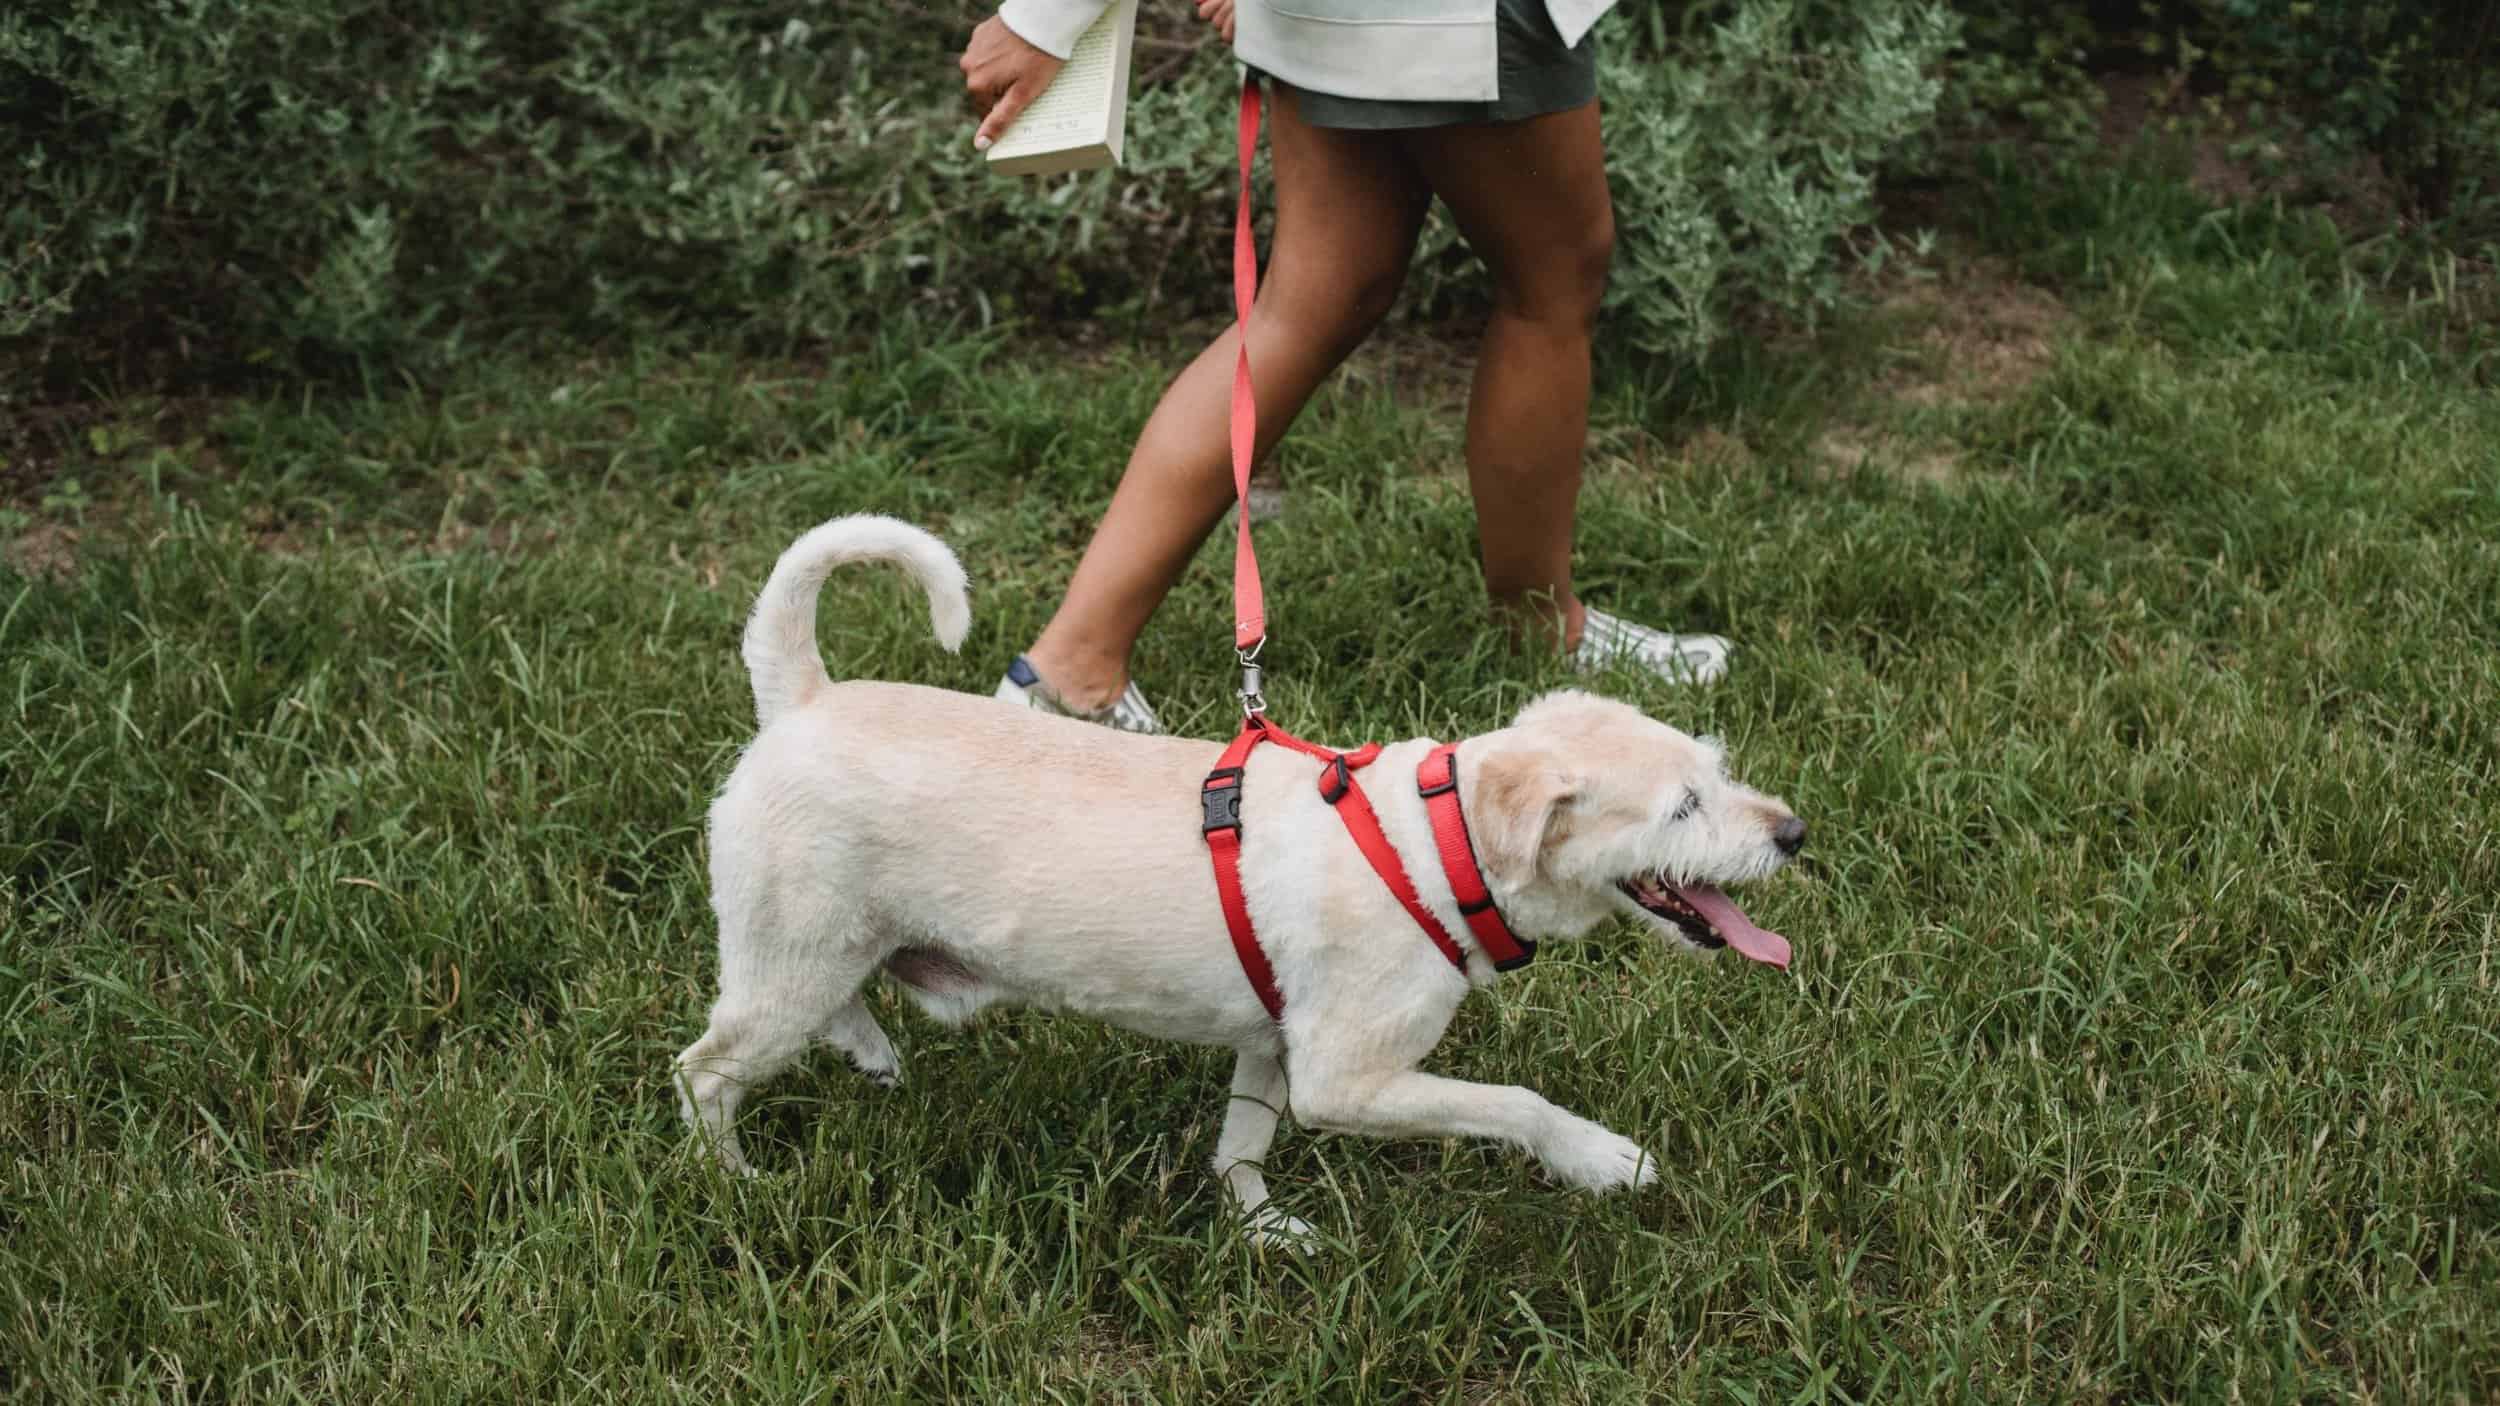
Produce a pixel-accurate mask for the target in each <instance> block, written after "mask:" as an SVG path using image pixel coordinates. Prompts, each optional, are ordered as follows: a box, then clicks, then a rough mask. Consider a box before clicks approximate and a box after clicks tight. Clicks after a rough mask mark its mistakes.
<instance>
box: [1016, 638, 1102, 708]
mask: <svg viewBox="0 0 2500 1406" xmlns="http://www.w3.org/2000/svg"><path fill="white" fill-rule="evenodd" d="M1024 662H1026V663H1027V664H1030V665H1032V666H1033V672H1034V673H1036V674H1039V675H1041V676H1042V687H1043V688H1045V689H1047V690H1048V691H1049V693H1050V696H1051V697H1052V698H1053V699H1054V700H1056V701H1057V702H1058V704H1059V705H1060V706H1061V707H1063V708H1067V709H1070V710H1072V711H1075V712H1080V713H1099V712H1101V711H1102V710H1103V709H1105V708H1108V707H1110V706H1111V705H1112V704H1114V703H1117V702H1119V701H1120V695H1121V694H1123V693H1125V692H1127V691H1128V671H1127V670H1126V669H1125V668H1122V667H1120V666H1118V665H1117V664H1113V665H1111V666H1109V667H1107V668H1106V667H1105V666H1104V665H1103V663H1102V662H1101V661H1099V660H1091V661H1089V660H1087V659H1085V658H1084V657H1082V656H1080V655H1076V654H1069V653H1062V652H1060V651H1059V650H1058V649H1057V648H1055V647H1054V646H1053V645H1052V644H1051V643H1050V641H1049V640H1048V639H1047V638H1045V639H1039V640H1035V641H1034V642H1033V647H1032V648H1030V649H1027V650H1026V651H1025V652H1024Z"/></svg>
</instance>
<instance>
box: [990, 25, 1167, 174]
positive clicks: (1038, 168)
mask: <svg viewBox="0 0 2500 1406" xmlns="http://www.w3.org/2000/svg"><path fill="white" fill-rule="evenodd" d="M1136 40H1137V0H1112V4H1111V7H1110V8H1109V9H1107V10H1104V11H1103V12H1102V18H1101V19H1098V20H1096V21H1094V26H1093V28H1091V29H1088V30H1086V31H1085V33H1084V34H1083V35H1081V36H1079V37H1078V39H1077V41H1076V47H1075V48H1073V49H1071V50H1069V51H1068V61H1067V63H1066V64H1065V65H1063V66H1062V67H1061V68H1060V70H1059V76H1058V77H1056V78H1054V79H1052V80H1051V81H1050V86H1049V87H1047V88H1045V89H1043V90H1042V95H1041V96H1040V97H1038V98H1035V99H1034V100H1033V105H1032V106H1031V107H1028V108H1026V109H1025V110H1024V111H1022V112H1020V113H1018V114H1016V120H1015V121H1014V122H1013V123H1011V124H1010V125H1009V126H1008V128H1007V130H1006V131H1004V132H1002V133H1000V134H999V137H998V140H997V141H994V142H992V143H990V150H989V158H990V169H991V170H993V171H996V172H999V173H1000V174H1002V175H1008V176H1050V175H1056V174H1058V173H1059V172H1061V171H1090V170H1093V169H1094V168H1096V167H1098V166H1117V165H1119V164H1120V129H1121V127H1122V125H1123V123H1124V121H1125V119H1126V118H1127V117H1128V72H1129V64H1130V61H1131V59H1132V58H1133V57H1134V50H1135V48H1136Z"/></svg>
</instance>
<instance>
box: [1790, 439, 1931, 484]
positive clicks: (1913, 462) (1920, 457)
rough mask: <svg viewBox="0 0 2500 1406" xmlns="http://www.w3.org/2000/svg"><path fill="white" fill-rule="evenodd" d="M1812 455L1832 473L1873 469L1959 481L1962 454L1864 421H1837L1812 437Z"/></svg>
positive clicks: (1911, 478)
mask: <svg viewBox="0 0 2500 1406" xmlns="http://www.w3.org/2000/svg"><path fill="white" fill-rule="evenodd" d="M1814 456H1815V457H1816V458H1817V459H1819V460H1821V461H1822V463H1823V467H1824V468H1825V469H1826V470H1827V471H1828V472H1830V473H1832V474H1835V475H1846V474H1854V473H1861V472H1868V471H1872V472H1875V473H1887V474H1891V475H1892V476H1894V477H1895V478H1899V479H1904V480H1906V481H1908V482H1911V483H1930V484H1937V485H1945V484H1952V483H1958V482H1960V481H1961V479H1962V477H1963V474H1962V458H1961V456H1960V455H1959V454H1957V453H1955V452H1954V451H1953V450H1952V449H1951V448H1950V447H1948V446H1945V445H1941V444H1937V443H1934V442H1931V441H1922V440H1919V439H1917V438H1914V437H1912V436H1909V435H1904V434H1897V433H1894V432H1893V431H1890V430H1882V429H1875V428H1872V427H1869V426H1865V425H1839V426H1835V427H1834V428H1832V429H1828V430H1825V431H1824V432H1823V433H1822V435H1821V436H1820V437H1818V438H1817V439H1816V440H1815V441H1814Z"/></svg>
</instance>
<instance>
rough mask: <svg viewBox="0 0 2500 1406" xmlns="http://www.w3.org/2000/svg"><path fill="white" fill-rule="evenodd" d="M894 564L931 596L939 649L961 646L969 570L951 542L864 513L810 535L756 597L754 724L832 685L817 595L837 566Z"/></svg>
mask: <svg viewBox="0 0 2500 1406" xmlns="http://www.w3.org/2000/svg"><path fill="white" fill-rule="evenodd" d="M860 561H889V562H892V563H894V564H895V565H897V566H899V567H901V568H903V570H905V571H907V572H909V573H910V574H911V578H912V580H914V581H917V582H919V583H920V589H921V590H923V591H926V592H928V594H929V624H930V627H931V628H933V629H935V630H936V631H937V637H938V643H940V644H942V645H945V646H946V647H947V648H948V649H949V650H954V649H958V648H961V647H962V645H963V642H964V631H966V630H968V629H970V628H971V627H972V603H971V601H970V600H968V599H967V598H966V597H965V593H964V569H963V566H962V564H961V563H959V562H957V561H956V560H955V554H954V553H953V552H951V551H948V550H947V549H946V544H945V543H944V542H941V541H939V540H938V539H937V538H935V537H932V536H930V535H929V534H928V533H926V532H923V531H921V530H920V529H919V528H917V527H914V526H912V525H911V524H910V523H907V522H898V521H896V520H895V519H893V518H890V517H878V516H875V515H873V514H868V513H859V514H855V515H853V516H850V517H838V518H835V519H834V520H833V521H831V522H828V523H824V524H821V525H819V526H817V527H814V528H811V529H809V531H808V532H807V534H806V535H805V536H803V537H801V538H799V540H797V541H796V542H793V543H791V544H790V549H789V550H788V551H786V552H783V553H782V554H781V560H780V561H778V562H776V563H774V564H773V574H772V579H771V580H768V581H766V582H765V583H764V592H763V594H762V595H760V596H757V597H756V599H755V613H754V614H753V615H751V616H749V617H747V631H746V638H745V640H744V641H743V643H742V644H741V646H740V649H739V653H740V654H741V655H742V656H743V657H744V658H745V659H746V664H747V673H748V675H749V676H750V677H752V678H753V679H754V681H755V719H756V722H757V724H758V725H768V724H770V723H771V722H772V720H773V719H775V718H777V717H780V716H781V715H782V714H783V713H786V712H788V711H790V710H791V709H792V708H796V707H798V706H800V705H801V704H803V703H805V702H807V700H808V699H810V698H812V697H814V696H815V695H816V692H817V690H819V689H822V688H826V687H829V686H831V684H832V683H833V677H832V676H831V675H830V674H827V673H826V672H825V658H824V655H823V654H822V653H821V652H819V651H818V649H817V648H816V593H817V592H818V591H819V590H820V589H822V588H823V586H824V584H825V577H826V575H827V574H829V573H830V572H831V571H832V570H833V569H834V568H835V567H837V566H848V565H850V564H851V563H853V562H860Z"/></svg>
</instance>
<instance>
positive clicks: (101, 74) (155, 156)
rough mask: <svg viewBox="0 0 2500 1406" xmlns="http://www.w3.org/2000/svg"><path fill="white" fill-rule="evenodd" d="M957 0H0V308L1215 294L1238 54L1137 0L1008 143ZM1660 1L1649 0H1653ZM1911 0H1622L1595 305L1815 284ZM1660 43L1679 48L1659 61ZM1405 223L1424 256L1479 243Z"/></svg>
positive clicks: (1664, 302)
mask: <svg viewBox="0 0 2500 1406" xmlns="http://www.w3.org/2000/svg"><path fill="white" fill-rule="evenodd" d="M982 9H983V7H980V6H977V5H976V4H973V3H969V0H938V3H920V4H912V5H906V6H902V7H886V6H858V7H848V6H846V7H844V8H842V9H840V10H835V9H830V8H819V7H817V6H815V5H810V4H805V3H800V4H792V3H788V0H783V2H782V3H772V4H766V3H760V2H759V0H720V2H719V3H709V4H705V5H699V6H698V5H680V4H660V3H655V0H550V2H549V3H545V4H540V5H535V6H528V5H511V4H506V3H487V0H403V2H402V3H395V4H386V3H382V0H50V3H45V4H40V5H31V6H12V7H9V9H8V10H7V11H6V12H5V13H0V142H5V143H6V145H5V146H0V171H5V172H6V173H7V175H6V188H7V189H8V191H9V194H8V195H7V196H5V197H0V199H4V200H5V204H0V336H6V337H25V338H31V339H33V341H34V344H35V345H36V346H37V348H38V350H39V352H40V353H41V354H42V356H43V358H44V359H46V360H48V362H49V364H50V365H51V366H52V368H53V370H54V372H55V374H56V375H59V374H63V373H67V374H70V375H84V374H87V373H88V372H89V371H91V370H92V369H93V368H94V366H95V365H96V364H97V361H98V358H99V357H100V356H101V355H102V354H103V353H104V352H105V351H107V350H118V352H119V353H120V359H121V363H122V365H123V366H124V367H127V366H128V365H129V364H130V363H131V361H132V360H133V359H139V360H144V361H148V362H154V363H157V365H156V369H157V370H158V371H160V372H170V373H172V374H174V375H177V376H191V377H196V376H199V375H201V374H204V373H209V372H216V371H223V370H229V369H233V368H236V367H251V366H266V367H271V368H274V369H277V370H280V371H284V372H296V371H304V370H311V371H319V370H323V369H325V368H332V367H342V366H361V367H364V368H367V369H369V370H384V369H389V368H393V367H405V368H422V367H424V366H425V365H427V364H430V363H439V362H440V361H441V360H443V359H445V358H447V357H452V356H457V355H460V354H461V353H462V352H463V351H464V350H466V349H468V348H469V347H471V346H472V345H474V344H475V343H476V342H478V341H480V340H482V339H491V338H499V337H505V336H511V335H516V334H531V333H543V332H547V331H551V330H552V331H561V332H564V333H568V334H578V335H591V336H598V335H613V334H618V333H630V332H638V331H643V330H648V329H654V328H667V327H671V326H699V327H702V328H704V329H706V330H707V331H708V332H710V333H711V334H713V335H737V336H742V337H749V338H758V339H769V340H773V341H778V342H783V343H788V342H798V341H814V340H820V339H825V338H831V337H838V336H840V335H842V334H844V333H846V332H850V331H853V330H856V329H858V328H859V327H861V326H862V325H864V324H871V323H886V322H890V321H891V320H892V319H893V318H895V317H896V316H897V315H899V314H902V313H905V312H908V311H912V310H922V311H927V312H932V313H935V314H937V315H940V316H945V317H970V318H982V319H986V318H991V317H996V316H1000V315H1004V314H1024V315H1034V316H1044V317H1048V316H1062V315H1068V314H1074V313H1085V314H1104V313H1110V314H1120V313H1127V314H1131V315H1135V314H1139V313H1143V312H1146V311H1149V310H1152V311H1156V312H1158V313H1164V312H1178V311H1196V310H1201V309H1204V308H1209V307H1213V306H1216V305H1217V301H1216V300H1217V299H1218V298H1219V297H1220V296H1221V290H1222V288H1223V283H1222V280H1221V276H1220V269H1219V267H1218V261H1220V260H1221V259H1222V258H1223V257H1224V256H1225V254H1226V252H1227V248H1226V243H1225V239H1224V229H1225V222H1226V221H1227V220H1228V219H1229V206H1228V203H1227V202H1228V200H1229V197H1230V189H1229V183H1228V179H1227V177H1226V175H1225V169H1226V168H1225V161H1226V152H1227V149H1228V144H1229V141H1230V107H1229V90H1230V85H1231V83H1232V81H1233V72H1234V70H1233V68H1232V66H1231V64H1230V62H1229V60H1228V57H1227V56H1226V55H1225V54H1224V53H1223V51H1222V50H1221V48H1220V47H1219V46H1216V45H1214V44H1213V43H1211V42H1210V40H1209V37H1208V35H1207V34H1206V31H1205V29H1204V27H1203V26H1202V25H1199V24H1198V23H1197V22H1196V21H1195V20H1194V19H1193V18H1192V17H1191V16H1190V15H1189V14H1188V12H1187V8H1186V7H1185V6H1182V5H1179V4H1177V3H1156V4H1152V5H1150V6H1149V10H1150V12H1151V13H1150V16H1149V19H1148V22H1147V24H1148V33H1147V36H1146V42H1145V43H1144V44H1143V45H1142V46H1141V55H1142V57H1141V73H1140V83H1139V88H1138V95H1137V99H1136V101H1137V107H1136V109H1135V110H1134V112H1133V113H1132V120H1131V128H1130V130H1131V132H1132V134H1133V136H1132V143H1131V149H1130V155H1131V164H1130V165H1129V166H1128V167H1127V168H1126V169H1125V170H1123V171H1122V172H1120V173H1119V174H1117V175H1116V176H1112V177H1104V176H1099V175H1094V176H1083V177H1076V178H1071V179H1062V180H1056V181H1050V182H1034V181H1011V180H1003V179H999V178H996V177H992V176H990V175H988V174H987V173H986V172H984V171H983V170H982V169H981V168H980V165H979V163H978V162H977V161H976V159H975V158H974V157H973V155H972V153H971V152H970V150H969V147H968V145H967V140H966V139H967V136H968V132H969V128H968V126H967V125H966V120H965V113H964V110H963V106H962V100H961V97H960V94H959V92H958V90H957V86H956V84H957V75H956V73H955V71H954V68H953V64H952V58H953V55H954V54H955V53H956V52H957V50H958V49H959V48H960V46H961V42H962V38H963V36H964V35H965V34H966V33H967V32H968V31H969V30H970V28H971V25H972V23H973V22H974V20H975V19H976V18H977V17H978V16H979V14H980V13H982ZM1671 16H1672V17H1673V18H1675V19H1676V20H1677V21H1678V22H1676V23H1672V24H1671V23H1669V22H1668V21H1669V19H1670V18H1671ZM1950 36H1951V25H1950V20H1949V17H1948V15H1947V13H1946V12H1945V11H1944V10H1943V9H1942V7H1941V6H1940V5H1938V4H1936V3H1933V0H1868V3H1863V4H1852V3H1844V2H1843V0H1721V2H1720V3H1711V4H1704V5H1698V6H1694V7H1692V8H1690V9H1687V10H1685V11H1682V12H1670V11H1669V10H1666V9H1659V8H1653V7H1649V6H1643V5H1638V4H1635V5H1629V6H1626V7H1624V13H1622V14H1619V15H1618V16H1617V17H1615V18H1614V19H1611V20H1610V21H1609V22H1608V29H1607V32H1606V35H1605V41H1604V42H1605V43H1606V45H1607V60H1606V64H1605V83H1606V87H1607V91H1608V96H1609V99H1610V109H1609V111H1610V119H1609V120H1610V140H1611V142H1612V146H1613V160H1614V167H1615V173H1616V191H1617V196H1618V200H1619V201H1620V202H1621V205H1622V213H1623V219H1622V220H1621V226H1622V230H1623V238H1622V246H1621V247H1622V257H1621V260H1620V268H1621V276H1620V278H1619V279H1618V282H1617V286H1616V292H1615V319H1616V321H1615V325H1617V326H1620V327H1621V328H1622V329H1623V330H1624V331H1625V332H1626V333H1627V334H1628V335H1629V336H1630V337H1632V338H1633V339H1634V340H1635V341H1637V342H1639V343H1640V344H1642V345H1644V346H1649V347H1653V348H1657V349H1661V350H1676V351H1690V350H1693V349H1696V348H1698V347H1700V346H1702V345H1704V344H1705V343H1706V342H1707V341H1708V340H1709V338H1710V337H1711V336H1712V335H1714V333H1715V332H1716V330H1717V329H1718V328H1719V327H1720V326H1722V325H1723V323H1724V321H1725V318H1726V315H1727V313H1728V311H1729V310H1730V309H1731V308H1732V307H1734V306H1737V305H1739V304H1740V303H1742V302H1745V301H1748V300H1751V301H1759V302H1768V303H1772V304H1778V305H1783V306H1794V307H1800V308H1809V309H1810V308H1812V307H1815V306H1818V305H1820V304H1821V303H1824V302H1827V301H1828V300H1829V299H1830V297H1831V296H1832V291H1833V278H1834V267H1835V266H1834V259H1835V236H1837V235H1838V234H1839V233H1841V232H1842V231H1843V230H1845V229H1846V228H1848V227H1849V226H1850V225H1851V224H1852V223H1854V222H1857V221H1859V220H1862V219H1863V218H1865V216H1866V213H1867V208H1868V193H1869V190H1870V188H1871V181H1872V176H1873V172H1874V169H1875V163H1876V161H1877V160H1878V158H1879V157H1880V156H1881V155H1882V153H1883V151H1884V149H1885V147H1886V146H1887V144H1889V143H1891V142H1894V141H1896V140H1898V139H1899V138H1901V137H1902V136H1903V135H1904V134H1907V133H1910V132H1914V131H1916V130H1917V129H1918V128H1919V127H1920V126H1921V125H1922V124H1923V123H1924V122H1925V121H1926V120H1927V119H1928V115H1929V113H1930V111H1931V110H1932V108H1933V106H1934V103H1935V99H1936V87H1937V85H1936V80H1935V78H1934V76H1933V75H1934V69H1935V66H1936V60H1937V59H1938V57H1939V56H1940V55H1941V54H1942V53H1943V52H1944V50H1945V48H1946V46H1947V44H1948V43H1949V41H1950ZM1670 60H1671V61H1670ZM1449 246H1450V236H1449V233H1448V231H1447V230H1446V229H1441V228H1437V227H1436V230H1435V232H1434V235H1433V238H1432V239H1431V240H1429V241H1428V242H1427V245H1426V249H1425V251H1424V254H1423V256H1422V268H1421V270H1420V275H1421V276H1420V277H1419V278H1418V279H1417V280H1416V283H1415V288H1416V290H1417V294H1418V299H1419V301H1420V302H1421V303H1422V304H1423V305H1426V306H1440V305H1444V304H1446V303H1448V302H1449V301H1451V300H1452V299H1454V298H1456V297H1458V296H1460V294H1459V289H1460V288H1461V287H1462V286H1463V285H1466V284H1468V283H1469V281H1470V280H1469V279H1468V277H1467V275H1466V272H1465V269H1466V265H1465V263H1464V261H1462V260H1460V259H1458V258H1456V257H1455V256H1453V255H1452V254H1451V252H1450V247H1449Z"/></svg>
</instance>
